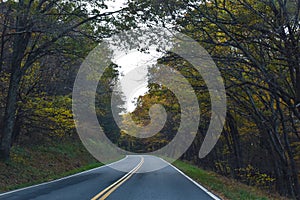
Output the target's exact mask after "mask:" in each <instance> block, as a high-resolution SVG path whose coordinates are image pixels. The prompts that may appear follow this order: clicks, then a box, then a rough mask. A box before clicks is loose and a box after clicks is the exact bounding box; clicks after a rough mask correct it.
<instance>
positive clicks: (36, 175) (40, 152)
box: [0, 139, 103, 192]
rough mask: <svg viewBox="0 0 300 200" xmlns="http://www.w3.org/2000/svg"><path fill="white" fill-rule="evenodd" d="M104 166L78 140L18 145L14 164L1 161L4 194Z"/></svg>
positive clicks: (0, 177) (13, 157)
mask: <svg viewBox="0 0 300 200" xmlns="http://www.w3.org/2000/svg"><path fill="white" fill-rule="evenodd" d="M101 165H103V164H102V163H99V162H98V161H97V160H95V159H94V158H93V157H92V156H91V155H90V154H89V153H88V152H87V151H86V150H85V148H84V147H83V145H82V144H81V142H80V140H77V139H71V140H65V141H62V142H57V141H56V142H53V143H49V144H45V145H43V146H38V145H37V146H35V145H31V146H30V145H29V146H25V147H24V146H23V147H21V146H15V147H13V148H12V152H11V159H10V161H8V162H6V163H3V162H0V192H5V191H10V190H14V189H19V188H23V187H27V186H31V185H35V184H39V183H43V182H47V181H52V180H55V179H58V178H61V177H65V176H68V175H72V174H75V173H79V172H82V171H86V170H89V169H92V168H96V167H100V166H101Z"/></svg>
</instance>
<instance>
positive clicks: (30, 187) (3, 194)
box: [0, 155, 128, 197]
mask: <svg viewBox="0 0 300 200" xmlns="http://www.w3.org/2000/svg"><path fill="white" fill-rule="evenodd" d="M126 158H128V155H126V156H125V158H122V159H121V160H118V161H116V162H113V163H110V164H108V165H103V166H100V167H97V168H94V169H90V170H87V171H83V172H80V173H77V174H72V175H69V176H66V177H63V178H60V179H56V180H53V181H48V182H45V183H40V184H37V185H32V186H29V187H25V188H20V189H17V190H13V191H9V192H5V193H1V194H0V197H2V196H5V195H8V194H12V193H15V192H20V191H23V190H27V189H32V188H35V187H39V186H43V185H48V184H51V183H56V182H59V181H62V180H66V179H69V178H72V177H75V176H78V175H82V174H86V173H89V172H92V171H95V170H98V169H101V168H104V167H109V166H111V165H113V164H116V163H119V162H121V161H123V160H125V159H126Z"/></svg>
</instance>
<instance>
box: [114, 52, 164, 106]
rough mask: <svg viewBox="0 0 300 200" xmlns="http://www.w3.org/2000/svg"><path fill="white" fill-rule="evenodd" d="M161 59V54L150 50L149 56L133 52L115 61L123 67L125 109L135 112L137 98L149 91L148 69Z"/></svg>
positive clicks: (122, 82)
mask: <svg viewBox="0 0 300 200" xmlns="http://www.w3.org/2000/svg"><path fill="white" fill-rule="evenodd" d="M159 57H161V53H158V52H157V51H155V50H150V51H149V52H148V54H145V53H142V52H139V51H131V52H129V53H128V54H126V55H124V56H121V57H119V58H117V59H116V60H114V62H115V63H116V64H117V65H119V66H120V67H121V69H120V73H121V74H122V76H120V83H121V88H122V92H123V93H124V95H125V98H126V104H125V108H127V111H128V112H132V111H134V109H135V103H136V100H137V98H138V97H139V96H142V95H144V94H145V93H146V92H147V91H148V89H147V85H148V80H147V74H148V70H147V69H148V67H150V66H151V65H153V64H155V63H156V61H157V59H158V58H159Z"/></svg>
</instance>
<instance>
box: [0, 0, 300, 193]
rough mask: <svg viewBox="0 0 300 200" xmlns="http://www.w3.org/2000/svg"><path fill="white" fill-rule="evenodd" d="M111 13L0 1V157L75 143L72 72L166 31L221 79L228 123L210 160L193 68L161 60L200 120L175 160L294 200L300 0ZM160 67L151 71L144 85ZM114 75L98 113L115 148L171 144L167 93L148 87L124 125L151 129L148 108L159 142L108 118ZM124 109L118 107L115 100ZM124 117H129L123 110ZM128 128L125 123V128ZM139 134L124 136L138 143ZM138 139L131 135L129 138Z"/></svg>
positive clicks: (79, 5) (205, 99) (139, 0)
mask: <svg viewBox="0 0 300 200" xmlns="http://www.w3.org/2000/svg"><path fill="white" fill-rule="evenodd" d="M127 5H128V6H127V7H124V8H122V9H119V10H115V11H109V10H107V8H108V7H107V5H106V1H96V0H95V1H57V0H56V1H53V0H38V1H35V0H19V1H13V0H8V1H1V3H0V91H1V93H0V127H1V128H0V136H1V145H0V158H1V160H2V161H8V160H9V156H10V149H11V147H12V146H14V145H15V144H21V143H22V142H26V141H27V142H28V141H30V140H32V138H35V139H36V140H38V138H43V137H67V136H68V135H70V134H74V133H75V125H74V122H73V113H72V111H71V105H72V97H71V93H72V87H73V83H74V80H75V77H76V74H77V70H78V69H79V66H80V64H81V62H82V61H83V59H84V58H85V57H86V56H87V55H88V53H89V52H90V51H91V50H92V49H93V48H94V47H96V46H97V44H98V43H99V42H101V41H102V40H103V38H109V37H110V36H111V35H114V34H115V33H117V32H119V31H125V30H128V29H131V28H136V27H137V26H139V25H141V23H143V24H146V25H148V26H151V25H152V24H156V25H160V26H166V27H168V28H169V27H171V28H173V29H175V30H179V31H180V32H181V33H183V34H186V35H187V36H189V37H191V38H193V39H194V40H196V41H197V42H199V44H200V45H201V46H203V47H204V48H205V49H206V50H207V51H208V52H209V54H210V55H211V56H212V58H213V60H214V61H215V63H216V65H217V67H218V68H219V70H220V71H221V73H222V77H223V79H224V81H225V86H226V95H227V100H228V105H227V109H228V112H227V117H226V124H225V127H224V129H223V132H222V136H221V138H220V140H219V142H218V143H217V145H216V147H215V148H214V150H213V151H212V152H211V153H210V154H209V155H208V156H207V157H205V158H204V159H199V158H198V152H199V149H200V148H201V144H202V142H203V139H204V137H205V134H206V131H207V129H208V126H209V121H210V116H211V102H210V96H209V91H208V88H207V86H206V83H205V81H204V80H203V78H202V77H201V74H199V73H198V72H197V71H196V70H195V69H194V68H193V66H192V65H191V64H190V63H188V62H187V61H186V60H184V59H183V58H181V57H179V56H178V55H176V54H173V53H171V52H167V53H166V54H165V55H164V56H163V57H162V58H160V59H159V60H158V61H157V63H158V64H164V65H167V66H169V67H170V68H172V69H174V70H177V71H179V72H180V73H181V74H182V75H183V76H184V77H185V78H186V79H187V80H188V81H189V83H190V85H191V86H192V88H193V89H194V91H195V94H196V96H197V98H198V101H199V104H200V110H201V117H200V118H201V121H200V123H199V129H198V132H197V135H196V139H195V141H194V142H193V144H192V145H191V147H190V148H189V149H188V151H187V152H186V153H185V154H184V155H183V156H182V159H184V160H188V161H191V162H193V163H194V164H196V165H200V166H201V167H203V168H205V169H209V170H213V171H215V172H217V173H219V174H222V175H224V176H227V177H231V178H235V179H237V180H239V181H241V182H243V183H246V184H248V185H256V186H258V187H260V188H263V189H265V190H268V191H271V192H272V191H276V192H278V193H280V194H281V195H283V196H287V197H291V198H293V199H300V183H299V180H300V171H299V170H300V146H299V145H300V132H299V130H300V124H299V120H300V30H299V28H300V27H299V26H300V19H299V18H300V17H299V16H300V1H299V0H261V1H254V0H211V1H206V0H200V1H196V0H180V1H179V0H178V1H177V0H166V1H160V0H132V1H128V2H127ZM155 73H156V69H155V68H151V69H149V75H148V78H149V79H151V78H153V77H154V76H155ZM119 76H120V74H119V71H118V66H116V65H112V66H111V67H110V68H109V69H108V71H106V73H105V77H104V78H103V79H102V80H100V82H99V86H98V94H97V97H96V104H97V105H96V107H97V109H96V111H97V114H98V119H99V122H100V124H101V125H102V126H103V127H104V130H105V132H106V133H107V135H108V137H109V138H110V139H111V140H112V141H113V142H114V143H115V144H118V145H119V147H121V148H123V149H126V150H128V151H134V152H137V153H141V152H142V153H147V152H152V151H155V150H157V149H160V148H162V147H163V146H165V145H166V144H168V142H170V141H171V140H172V138H173V137H174V135H175V134H176V132H177V130H178V127H179V125H180V114H181V112H180V104H179V102H178V99H176V96H175V95H174V94H173V93H172V92H171V91H170V90H168V88H166V87H164V86H161V85H157V84H149V85H148V86H147V87H148V89H149V90H148V92H147V94H145V95H144V96H140V97H139V98H138V100H137V103H136V109H135V110H134V111H133V112H132V113H127V114H126V115H123V120H124V123H125V124H126V122H127V121H126V118H127V117H132V118H133V119H134V121H135V122H136V123H137V124H140V125H141V126H142V125H147V124H148V123H149V120H150V118H149V114H148V111H149V109H150V107H151V106H152V105H154V104H161V105H163V106H164V107H165V109H166V111H167V113H168V118H167V121H166V124H165V126H164V128H163V129H162V130H161V131H160V132H159V133H158V134H156V135H155V136H153V137H150V138H146V139H137V138H135V137H133V136H129V135H128V134H126V132H123V131H122V130H120V128H119V127H117V125H116V123H115V122H114V119H113V116H112V113H111V104H110V99H111V93H112V85H116V84H117V81H118V77H119ZM119 96H120V97H119V103H120V105H122V104H123V103H124V99H123V97H122V94H121V93H120V94H119ZM119 112H120V113H122V112H124V109H122V107H120V109H119ZM127 125H128V126H130V124H127ZM134 134H135V133H131V135H134ZM136 134H138V133H136Z"/></svg>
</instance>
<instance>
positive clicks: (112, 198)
mask: <svg viewBox="0 0 300 200" xmlns="http://www.w3.org/2000/svg"><path fill="white" fill-rule="evenodd" d="M165 163H166V161H164V160H162V159H160V158H157V157H154V156H148V155H144V156H140V155H131V156H127V157H126V158H124V159H122V160H120V161H118V162H115V163H113V164H111V165H109V166H103V167H100V168H97V169H93V170H89V171H87V172H83V173H79V174H76V175H72V176H69V177H66V178H62V179H60V180H56V181H52V182H49V183H43V184H40V185H36V186H32V187H28V188H24V189H20V190H16V191H12V192H8V193H3V194H0V199H5V200H29V199H34V200H71V199H72V200H98V199H100V200H104V199H107V200H150V199H151V200H177V199H178V200H183V199H184V200H189V199H191V200H194V199H195V200H198V199H200V200H211V199H218V198H217V197H216V196H215V195H213V194H212V193H210V192H208V191H207V190H206V189H205V188H203V187H202V186H200V185H198V184H197V183H195V182H194V181H193V180H191V179H189V178H188V177H187V176H186V175H184V174H183V173H182V172H181V171H179V170H178V169H176V168H175V167H173V166H172V165H167V167H164V168H162V169H160V170H157V171H151V168H153V167H154V166H156V167H157V165H162V164H164V165H165ZM115 167H117V168H119V169H120V168H121V169H122V171H125V172H122V171H118V170H115V169H113V168H115ZM149 171H151V172H149Z"/></svg>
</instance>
